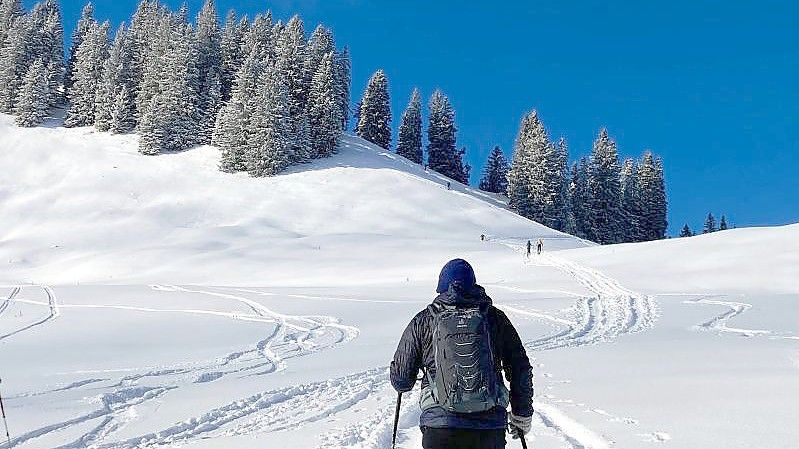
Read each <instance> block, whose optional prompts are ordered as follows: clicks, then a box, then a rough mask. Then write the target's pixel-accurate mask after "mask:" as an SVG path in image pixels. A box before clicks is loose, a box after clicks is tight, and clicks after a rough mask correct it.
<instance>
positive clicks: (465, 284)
mask: <svg viewBox="0 0 799 449" xmlns="http://www.w3.org/2000/svg"><path fill="white" fill-rule="evenodd" d="M456 282H457V283H458V284H460V286H461V287H462V288H464V290H467V291H468V290H471V289H472V288H473V287H474V286H475V284H477V280H476V279H475V277H474V270H473V269H472V266H471V265H469V262H467V261H465V260H463V259H453V260H450V261H449V262H447V264H446V265H444V268H442V269H441V274H440V275H438V287H437V288H436V293H444V292H446V291H447V290H449V286H450V285H451V284H454V283H456Z"/></svg>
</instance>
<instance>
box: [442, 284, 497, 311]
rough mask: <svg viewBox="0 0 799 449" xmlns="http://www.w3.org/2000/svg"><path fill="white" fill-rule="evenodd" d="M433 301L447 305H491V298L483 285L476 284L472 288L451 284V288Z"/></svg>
mask: <svg viewBox="0 0 799 449" xmlns="http://www.w3.org/2000/svg"><path fill="white" fill-rule="evenodd" d="M433 303H434V304H435V303H439V304H444V305H447V306H462V307H478V306H483V305H491V298H490V297H489V296H488V295H487V294H486V291H485V289H484V288H483V287H481V286H479V285H477V284H475V285H474V286H472V288H470V289H465V288H464V287H463V286H462V285H461V284H458V283H455V284H450V286H449V289H448V290H447V291H445V292H444V293H440V294H439V295H438V296H437V297H436V299H434V300H433Z"/></svg>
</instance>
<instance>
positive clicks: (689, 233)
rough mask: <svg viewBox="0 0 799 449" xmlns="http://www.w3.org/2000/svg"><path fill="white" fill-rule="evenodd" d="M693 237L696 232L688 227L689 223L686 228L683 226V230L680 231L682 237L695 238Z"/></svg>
mask: <svg viewBox="0 0 799 449" xmlns="http://www.w3.org/2000/svg"><path fill="white" fill-rule="evenodd" d="M693 236H694V232H693V231H691V228H689V227H688V223H686V224H685V226H683V227H682V230H681V231H680V237H693Z"/></svg>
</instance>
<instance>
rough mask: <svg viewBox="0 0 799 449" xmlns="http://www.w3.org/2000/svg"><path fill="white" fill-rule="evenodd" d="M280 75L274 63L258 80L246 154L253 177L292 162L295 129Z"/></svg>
mask: <svg viewBox="0 0 799 449" xmlns="http://www.w3.org/2000/svg"><path fill="white" fill-rule="evenodd" d="M328 73H330V71H329V72H328ZM278 74H279V72H278V71H277V70H276V69H275V67H274V66H272V67H269V69H268V70H264V71H263V72H262V73H261V75H260V79H259V81H258V84H259V85H260V86H261V88H260V90H259V92H260V94H259V98H258V100H257V102H256V103H255V111H254V114H253V116H252V124H253V131H252V133H251V135H250V139H249V142H248V144H247V150H246V154H245V159H246V164H247V170H248V171H249V173H250V175H252V176H272V175H276V174H278V173H280V172H281V171H283V170H284V169H285V168H286V167H288V166H289V165H290V164H291V160H292V154H291V152H292V145H293V142H292V138H293V136H292V133H293V130H292V127H291V113H290V110H289V91H288V85H287V84H286V83H285V81H284V80H283V79H282V78H281V77H279V76H278ZM331 77H332V76H331Z"/></svg>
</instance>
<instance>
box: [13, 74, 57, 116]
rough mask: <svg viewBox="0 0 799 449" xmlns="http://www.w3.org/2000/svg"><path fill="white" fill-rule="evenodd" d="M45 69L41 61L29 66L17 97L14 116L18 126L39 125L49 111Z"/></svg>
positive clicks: (48, 88) (47, 81) (47, 83)
mask: <svg viewBox="0 0 799 449" xmlns="http://www.w3.org/2000/svg"><path fill="white" fill-rule="evenodd" d="M49 90H50V87H49V80H48V74H47V67H46V66H45V65H44V62H42V60H41V59H37V60H36V61H34V63H33V64H32V65H31V67H30V69H29V70H28V73H27V74H26V75H25V78H24V79H23V80H22V86H21V87H20V89H19V94H18V95H17V101H16V105H15V107H14V114H15V115H16V119H15V120H16V122H17V125H19V126H26V127H30V126H36V125H38V124H40V123H41V122H42V121H43V120H44V119H45V118H46V117H47V113H48V111H49V110H50V93H49Z"/></svg>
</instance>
